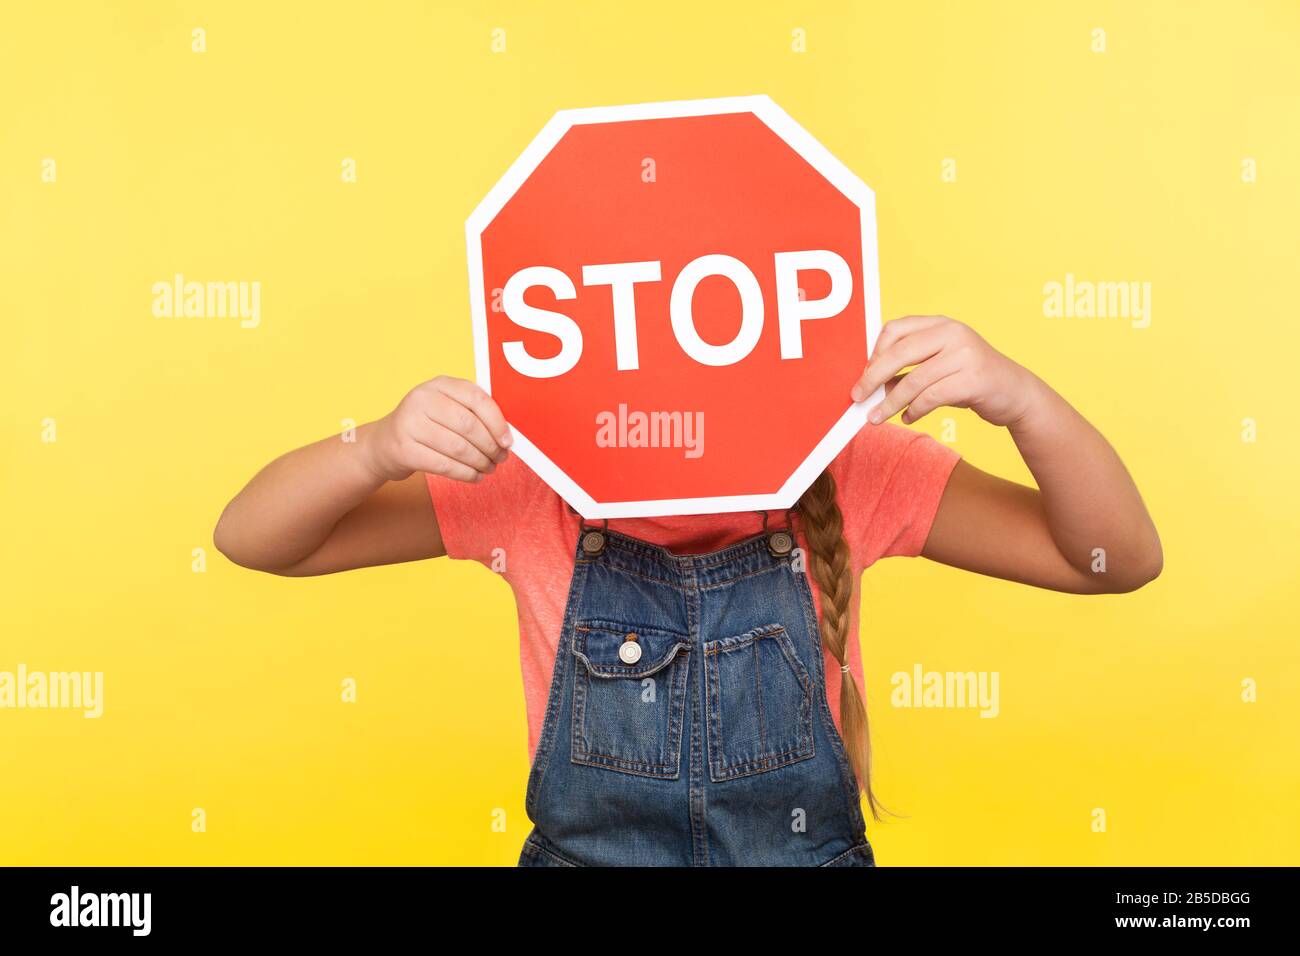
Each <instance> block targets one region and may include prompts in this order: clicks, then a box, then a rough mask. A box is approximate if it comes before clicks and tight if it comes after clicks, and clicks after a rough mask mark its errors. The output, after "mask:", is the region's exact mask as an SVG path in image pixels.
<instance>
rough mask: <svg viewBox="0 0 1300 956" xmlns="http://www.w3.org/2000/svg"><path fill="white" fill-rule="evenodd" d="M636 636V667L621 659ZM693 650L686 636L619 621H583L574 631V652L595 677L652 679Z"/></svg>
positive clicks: (575, 626)
mask: <svg viewBox="0 0 1300 956" xmlns="http://www.w3.org/2000/svg"><path fill="white" fill-rule="evenodd" d="M629 635H636V644H637V645H638V646H639V647H640V648H641V656H640V657H639V658H637V660H636V661H635V662H634V663H632V664H627V663H625V662H624V661H623V659H622V658H621V657H619V654H618V652H619V648H621V647H622V646H623V644H624V643H627V642H628V636H629ZM689 650H690V640H689V638H688V637H687V635H685V634H680V633H677V632H676V631H665V630H662V629H660V628H653V627H640V626H639V625H636V624H621V623H619V622H617V621H579V622H578V623H577V624H575V625H574V628H573V653H574V654H575V655H577V657H578V658H579V659H580V660H582V661H583V663H585V664H586V665H587V670H589V671H590V672H591V674H592V676H594V677H648V676H649V675H651V674H653V673H655V672H656V671H659V670H662V669H663V668H665V667H667V666H668V665H669V664H671V663H672V661H673V658H675V657H676V656H677V654H678V652H686V651H689Z"/></svg>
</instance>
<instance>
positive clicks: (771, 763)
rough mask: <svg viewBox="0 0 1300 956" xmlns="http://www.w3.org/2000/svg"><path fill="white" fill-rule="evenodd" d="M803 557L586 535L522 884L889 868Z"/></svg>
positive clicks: (773, 540)
mask: <svg viewBox="0 0 1300 956" xmlns="http://www.w3.org/2000/svg"><path fill="white" fill-rule="evenodd" d="M764 517H765V520H766V516H764ZM794 553H795V552H794V537H793V535H792V534H791V533H790V532H789V531H785V530H782V531H776V532H772V533H763V534H759V535H756V536H754V537H752V538H748V539H746V540H744V541H742V542H740V543H738V544H735V545H732V546H731V547H728V548H724V549H723V550H721V551H715V552H713V553H711V554H702V555H686V556H679V555H674V554H672V553H671V552H669V551H668V550H666V549H664V548H661V547H659V546H657V545H653V544H649V543H647V542H644V541H640V540H638V539H636V538H631V537H628V536H626V535H621V534H617V533H615V532H612V531H609V530H608V529H605V530H594V529H592V528H590V527H588V526H584V527H583V528H582V529H581V530H580V532H579V540H578V544H577V555H576V563H575V567H574V572H573V581H572V583H571V584H570V587H569V600H568V605H567V607H566V609H565V614H564V624H563V630H562V632H561V634H560V645H559V650H558V652H557V653H556V657H555V671H554V676H553V677H552V679H551V690H550V697H549V699H548V701H547V705H546V716H545V719H544V722H543V725H542V733H541V740H540V742H539V744H538V748H537V752H536V755H535V757H534V759H533V766H532V771H531V773H530V774H529V778H528V792H527V796H526V800H525V805H526V807H527V810H528V816H529V818H530V819H531V820H532V821H533V823H534V827H533V830H532V832H531V833H530V834H529V836H528V838H527V840H526V841H525V843H524V849H523V853H522V855H521V856H520V859H519V865H520V866H620V865H621V866H820V865H830V866H874V865H875V861H874V857H873V855H872V851H871V846H870V844H869V843H868V842H867V839H866V835H865V829H866V824H865V822H864V820H863V817H862V810H861V805H860V803H859V800H858V791H857V787H856V786H855V781H854V779H853V774H852V771H851V770H850V768H849V763H848V760H847V758H846V756H845V752H844V746H843V743H842V742H841V740H840V737H839V733H838V732H837V731H836V729H835V725H834V723H833V721H832V719H831V712H830V709H829V707H828V706H827V702H826V678H825V674H824V672H823V667H822V650H821V641H820V638H819V634H818V630H817V621H816V616H815V612H814V608H813V600H812V591H811V589H810V587H809V584H808V578H807V575H806V574H805V573H804V572H803V571H802V570H796V567H797V565H794V564H793V563H792V558H793V555H794Z"/></svg>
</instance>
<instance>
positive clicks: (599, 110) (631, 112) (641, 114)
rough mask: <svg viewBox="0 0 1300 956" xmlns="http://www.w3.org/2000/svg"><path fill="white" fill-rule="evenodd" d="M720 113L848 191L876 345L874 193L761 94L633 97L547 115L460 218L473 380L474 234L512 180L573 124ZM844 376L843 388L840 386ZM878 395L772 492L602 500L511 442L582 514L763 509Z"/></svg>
mask: <svg viewBox="0 0 1300 956" xmlns="http://www.w3.org/2000/svg"><path fill="white" fill-rule="evenodd" d="M720 113H753V114H754V115H755V116H757V117H758V118H759V119H760V120H762V121H763V122H764V123H765V124H766V125H767V126H768V127H769V128H770V129H771V130H772V131H773V132H774V133H776V134H777V135H778V136H780V137H781V139H783V140H785V142H786V143H787V144H788V145H789V146H790V147H791V148H793V149H794V150H795V152H797V153H798V154H799V155H800V156H802V157H803V158H804V159H805V160H806V161H807V162H808V164H809V165H811V166H812V167H813V168H814V169H816V170H817V171H818V172H819V173H821V174H822V175H823V176H825V177H826V179H827V180H828V181H829V182H830V183H831V184H832V185H833V186H835V188H836V189H838V190H839V191H840V192H842V193H843V194H844V195H845V196H846V197H848V198H849V199H850V200H851V201H852V202H853V204H854V205H856V206H857V207H858V208H859V209H860V210H861V211H862V282H863V290H862V293H863V302H864V304H865V306H866V316H867V352H868V354H870V353H871V352H872V351H873V350H874V349H875V347H876V338H877V337H878V336H879V335H880V322H881V319H880V274H879V266H878V263H877V256H876V194H875V193H874V192H872V191H871V187H870V186H868V185H867V184H866V183H864V182H863V181H862V180H861V179H859V178H858V177H857V176H855V175H854V174H853V173H852V172H851V171H850V170H849V168H848V167H847V166H845V165H844V164H843V163H841V162H840V161H839V160H838V159H836V158H835V157H834V156H832V155H831V153H830V151H829V150H827V149H826V147H825V146H823V145H822V144H821V143H819V142H817V140H816V139H814V138H813V136H812V134H811V133H809V132H808V131H807V130H806V129H804V128H803V127H802V126H800V125H799V124H798V123H796V122H795V121H794V119H793V118H792V117H791V116H790V114H789V113H787V112H786V111H785V110H783V109H781V107H779V106H777V105H776V103H775V102H773V100H772V99H771V97H768V96H724V97H720V98H717V99H707V100H678V101H675V102H668V103H638V104H634V105H632V106H596V107H591V108H588V109H574V110H561V111H560V112H558V113H556V114H555V115H554V116H553V117H551V120H550V122H548V123H547V124H546V125H545V126H544V127H543V128H542V131H541V132H540V133H538V134H537V136H536V138H534V139H533V141H532V142H531V143H529V144H528V148H527V149H525V150H524V151H523V152H522V153H521V154H520V156H519V158H518V159H516V160H515V161H514V163H513V164H512V165H511V167H510V168H509V169H508V170H507V171H506V174H505V175H504V176H502V177H501V180H500V181H499V182H498V183H497V184H496V185H495V186H493V187H492V191H491V192H489V193H488V194H487V196H486V197H484V199H483V201H482V202H481V203H479V204H478V207H477V208H476V209H475V210H474V212H473V213H471V214H470V217H469V219H467V220H466V221H465V242H466V250H467V253H468V258H469V291H470V311H471V314H472V316H473V320H474V367H475V373H476V375H477V377H478V383H479V385H481V386H482V387H483V389H484V390H485V391H487V392H489V393H490V392H491V391H492V385H491V378H490V374H489V365H490V363H489V362H488V335H487V301H486V298H485V295H484V291H485V290H484V288H483V248H482V242H481V238H482V234H483V230H484V229H486V228H487V226H488V224H489V223H490V222H492V220H493V219H494V218H496V215H497V213H498V212H500V211H501V210H502V208H504V207H505V204H506V203H507V202H509V201H510V198H511V197H512V196H513V195H514V194H515V192H516V191H517V190H518V189H519V187H520V186H522V185H523V184H524V182H525V181H526V180H527V179H528V177H529V176H530V175H532V173H533V170H535V169H536V168H537V167H538V166H539V165H540V164H541V162H542V160H543V159H545V158H546V155H547V154H548V153H549V152H550V151H551V149H552V148H554V146H555V144H556V143H558V142H559V141H560V139H561V138H562V137H563V136H564V134H565V133H567V132H568V131H569V130H570V129H571V128H572V127H574V126H581V125H585V124H590V123H618V122H622V121H625V120H644V119H668V118H673V117H679V116H712V115H716V114H720ZM848 384H849V383H845V391H847V390H848ZM883 395H884V390H883V389H877V390H876V393H875V394H874V395H872V396H870V397H869V398H868V399H867V400H865V401H862V402H857V403H849V405H848V408H847V409H846V410H845V412H844V414H843V415H841V416H840V419H839V421H837V422H836V423H835V424H834V425H833V426H832V427H831V430H830V431H829V432H827V433H826V436H825V437H824V438H823V439H822V440H821V441H820V442H818V443H817V446H816V447H815V448H814V449H813V450H812V452H811V453H810V454H809V455H808V457H807V459H805V460H804V463H803V464H802V465H800V466H799V467H798V468H797V469H796V470H795V472H794V474H792V475H791V476H790V478H789V480H787V481H786V483H785V484H784V485H782V486H781V489H780V490H779V491H777V492H774V493H772V494H761V495H722V496H717V497H712V498H673V499H663V500H659V501H620V502H614V503H610V504H602V503H600V502H598V501H595V500H594V499H593V498H592V497H591V496H590V495H589V494H587V492H585V491H584V490H583V489H582V488H581V487H579V486H578V484H577V483H576V482H575V481H574V480H573V479H572V478H570V477H569V476H568V475H567V474H565V473H564V472H563V471H562V470H561V469H560V467H559V466H558V465H556V464H555V462H553V461H551V460H550V459H549V458H547V457H546V455H545V454H544V453H543V452H542V450H541V449H540V448H538V447H537V446H536V445H534V444H533V443H532V442H531V441H529V440H528V438H527V437H526V436H524V435H523V434H522V433H520V431H519V430H518V429H517V428H515V427H514V426H513V425H512V426H510V433H511V435H512V436H513V438H514V444H513V446H512V447H513V449H514V450H515V452H517V453H518V455H519V457H520V458H522V459H523V460H524V462H525V463H526V464H528V465H529V466H530V467H531V468H532V469H533V471H535V472H537V474H538V475H539V476H540V477H541V478H542V479H543V480H544V481H545V482H546V483H547V484H548V485H550V486H551V487H552V488H553V489H555V491H556V492H557V493H558V494H559V495H560V497H562V498H563V499H564V500H565V501H567V502H568V503H569V504H570V505H572V506H573V508H574V510H576V511H577V512H578V513H579V514H580V515H582V516H583V517H584V518H646V517H658V516H662V515H689V514H719V513H723V512H729V511H767V510H777V509H785V508H790V507H792V506H793V505H794V503H795V502H796V501H798V499H799V496H800V495H802V494H803V493H804V491H805V490H806V489H807V488H808V486H809V485H811V484H812V483H813V481H814V480H815V479H816V478H817V476H818V475H819V474H820V473H821V471H822V469H824V468H825V467H826V466H827V465H828V464H829V463H830V461H831V460H832V459H833V458H834V457H835V456H836V455H838V454H839V453H840V451H841V450H842V449H843V448H844V446H845V445H847V444H848V443H849V441H850V439H852V438H853V436H854V435H855V434H857V432H858V430H859V429H860V428H861V427H862V426H863V425H865V424H866V421H867V410H868V409H869V408H870V407H871V406H873V405H874V404H875V403H876V402H878V401H880V400H881V398H882V397H883Z"/></svg>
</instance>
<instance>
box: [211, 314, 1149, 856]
mask: <svg viewBox="0 0 1300 956" xmlns="http://www.w3.org/2000/svg"><path fill="white" fill-rule="evenodd" d="M909 368H910V369H911V371H905V370H907V369H909ZM845 384H846V386H848V387H850V397H851V399H852V400H853V401H855V402H859V401H864V400H866V398H867V397H868V396H870V395H872V394H873V393H874V392H875V390H876V388H877V387H878V386H880V385H884V386H885V398H884V399H883V401H881V402H880V403H879V404H878V405H877V406H875V407H874V408H873V409H871V411H870V413H869V416H868V418H869V424H868V425H866V426H865V427H864V428H863V429H862V430H861V431H860V432H859V433H858V434H857V436H856V437H855V438H854V439H853V440H852V441H851V442H850V443H849V445H848V446H847V447H846V448H845V449H844V451H843V452H841V453H840V455H839V456H838V457H837V458H836V459H835V460H834V461H833V462H832V463H831V464H830V466H828V467H827V469H826V470H825V471H824V472H823V473H822V474H821V475H820V476H819V477H818V478H817V480H816V481H814V482H813V484H812V486H811V487H810V488H809V489H808V490H807V491H806V492H805V493H804V495H803V496H802V498H800V500H799V502H798V505H797V508H796V509H795V510H793V511H792V512H791V513H788V514H781V515H769V514H763V515H762V516H761V519H760V516H759V515H756V514H752V513H740V514H727V515H707V516H683V517H673V518H642V519H626V520H616V521H614V522H606V523H604V524H602V525H601V526H600V527H599V528H595V527H592V526H590V525H587V524H586V523H585V522H583V521H582V519H581V518H579V517H578V516H577V515H576V514H574V513H573V512H572V510H571V509H569V508H568V507H567V506H566V505H565V504H564V502H563V501H562V500H561V499H560V498H559V497H558V496H557V495H556V494H555V493H554V492H552V491H551V490H550V489H549V488H548V487H547V486H546V485H544V484H543V483H542V482H541V481H540V479H538V478H537V477H536V476H535V475H534V474H533V473H532V472H531V471H530V470H529V469H528V468H527V467H526V466H524V465H523V464H522V463H521V462H519V461H518V459H517V458H516V457H512V456H510V455H509V451H508V449H509V447H510V440H511V436H510V430H509V428H508V426H507V424H506V422H505V420H504V419H503V418H502V415H501V412H500V410H499V409H498V408H497V406H496V403H495V402H493V400H492V399H491V398H490V397H489V396H488V395H487V394H486V393H485V392H484V391H483V390H482V389H480V388H478V387H477V386H476V385H474V384H472V383H470V382H466V381H463V380H460V379H454V378H447V377H440V378H436V379H434V380H433V381H431V382H426V383H425V384H423V385H421V386H419V387H418V388H416V389H415V390H413V391H412V392H411V393H410V394H408V395H407V396H406V397H405V398H404V399H403V400H402V402H401V404H399V405H398V406H397V408H396V409H395V410H394V411H393V412H391V413H390V414H388V415H387V416H385V417H384V418H382V419H380V420H379V421H376V422H371V423H369V424H367V425H364V426H362V427H361V428H359V429H358V430H357V440H356V442H355V443H346V444H345V443H343V442H341V441H339V440H338V439H337V438H329V439H324V440H322V441H319V442H317V443H315V444H313V445H308V446H307V447H305V448H300V449H298V450H297V451H294V452H290V453H289V454H287V455H284V456H283V457H281V458H279V459H277V460H276V461H274V462H272V463H271V464H269V465H267V466H266V467H265V468H264V469H262V471H261V472H260V473H258V474H257V475H256V476H255V477H254V478H253V480H252V481H251V482H249V484H248V486H247V487H246V488H245V489H244V490H243V491H242V492H240V493H239V495H238V496H236V498H235V499H234V500H233V501H232V502H230V504H229V505H228V506H227V507H226V510H225V512H224V514H222V516H221V519H220V521H219V522H218V524H217V528H216V532H215V536H214V538H215V543H216V546H217V547H218V548H219V549H220V550H221V551H222V553H224V554H225V555H226V556H227V557H229V558H230V559H231V560H232V561H234V562H236V563H237V564H240V565H243V566H244V567H248V568H254V569H257V570H261V571H268V572H271V573H273V574H282V575H314V574H328V573H331V572H334V571H344V570H348V569H350V568H359V567H366V566H370V565H379V564H390V563H394V562H398V561H414V560H418V559H421V558H432V557H438V556H441V555H444V554H446V555H449V556H450V557H453V558H471V559H475V560H478V561H481V562H483V563H485V564H489V565H492V566H494V567H497V568H500V567H501V563H502V561H504V574H505V577H506V580H507V581H508V582H509V583H510V585H511V588H512V589H513V591H514V594H515V600H516V604H517V606H518V611H519V625H520V636H521V657H522V664H523V676H524V692H525V695H526V698H527V704H528V716H529V750H530V753H531V754H532V770H531V773H530V775H529V780H528V789H527V795H526V801H525V802H526V807H527V810H528V815H529V818H530V819H531V820H532V821H533V823H534V827H533V830H532V832H531V833H530V834H529V836H528V838H527V840H526V841H525V844H524V849H523V853H522V855H521V858H520V864H521V865H533V866H573V865H617V864H639V865H697V866H698V865H714V866H717V865H736V864H740V865H764V864H777V865H791V864H793V865H836V866H872V865H874V857H873V854H872V850H871V847H870V844H869V843H868V842H867V838H866V835H865V829H866V827H865V821H864V819H863V815H862V811H861V801H860V799H859V795H860V793H863V792H865V794H866V798H867V803H868V806H869V807H870V809H871V812H872V815H873V816H874V817H876V819H879V814H878V804H877V801H876V798H875V795H874V793H873V791H872V788H871V779H870V763H871V761H870V747H869V743H868V734H867V715H866V709H865V706H864V702H863V698H862V693H861V686H862V664H861V659H860V654H859V651H858V647H857V641H856V640H853V641H851V640H850V639H849V638H850V636H851V635H855V634H857V629H858V624H857V616H858V606H859V591H858V586H859V579H860V577H861V574H862V571H863V570H864V569H865V568H866V567H868V566H870V565H871V564H872V563H873V562H875V561H876V560H877V559H878V558H882V557H888V556H891V555H909V556H910V555H917V554H921V555H924V556H925V557H927V558H930V559H931V560H934V561H940V562H942V563H944V564H948V565H952V566H954V567H958V568H965V569H967V570H970V571H976V572H978V573H980V574H987V575H992V576H994V577H1000V578H1006V579H1009V580H1013V581H1020V582H1024V583H1026V584H1033V585H1036V586H1038V587H1044V588H1051V589H1053V590H1057V591H1068V592H1071V593H1076V594H1099V593H1114V592H1121V591H1131V590H1134V589H1136V588H1139V587H1141V586H1142V585H1143V584H1146V583H1147V582H1148V581H1151V580H1152V579H1153V578H1155V577H1156V576H1157V575H1158V574H1159V573H1160V569H1161V565H1162V560H1163V559H1162V555H1161V548H1160V540H1159V538H1158V536H1157V534H1156V529H1155V526H1154V525H1153V524H1152V521H1151V518H1150V517H1149V516H1148V514H1147V512H1146V508H1145V507H1144V505H1143V503H1142V499H1141V497H1140V496H1139V494H1138V491H1137V488H1136V487H1135V486H1134V484H1133V481H1132V479H1131V478H1130V477H1129V475H1128V472H1127V471H1126V470H1125V468H1124V465H1123V463H1122V462H1121V461H1120V459H1119V456H1118V455H1116V453H1115V451H1114V450H1113V449H1112V448H1111V447H1110V445H1109V444H1108V443H1107V442H1106V439H1105V438H1103V437H1102V435H1101V434H1100V433H1099V432H1098V431H1097V430H1096V429H1095V428H1093V427H1092V426H1091V425H1090V424H1089V423H1088V422H1087V421H1085V420H1084V418H1083V417H1082V416H1081V415H1080V414H1079V413H1078V412H1076V411H1075V410H1074V409H1073V408H1072V407H1071V406H1070V405H1069V404H1068V403H1067V402H1066V401H1065V400H1064V399H1063V398H1061V397H1060V396H1059V395H1057V394H1056V393H1055V392H1054V391H1052V389H1051V388H1049V387H1048V386H1047V385H1046V384H1045V383H1044V382H1043V381H1042V380H1041V379H1039V378H1037V377H1036V376H1035V375H1033V374H1032V373H1031V372H1029V371H1028V370H1027V369H1025V368H1023V367H1021V366H1020V365H1017V364H1016V363H1015V362H1013V361H1011V360H1010V359H1008V358H1007V357H1006V356H1004V355H1002V354H1000V353H999V352H997V351H996V350H994V349H993V348H992V347H990V346H989V345H988V344H987V343H986V342H985V341H984V340H983V339H982V338H980V337H979V336H978V335H976V334H975V333H974V332H973V331H971V329H969V328H967V327H966V326H965V325H962V324H961V323H959V322H956V321H954V320H952V319H949V318H946V317H944V316H907V317H905V318H901V319H897V320H895V321H893V322H890V323H889V324H888V325H886V326H885V328H884V330H883V332H882V333H881V335H880V338H879V341H878V342H877V344H876V348H875V354H874V356H873V357H872V359H871V361H870V363H869V364H868V366H867V368H866V370H865V371H864V372H863V374H862V376H861V378H860V379H859V380H858V381H857V382H855V383H845ZM945 405H949V406H954V407H958V408H971V409H973V410H974V411H975V412H976V413H977V414H978V415H979V416H980V417H981V418H982V419H984V420H985V421H986V422H988V423H990V424H992V425H997V426H1001V427H1004V428H1007V429H1008V430H1009V431H1010V433H1011V437H1012V438H1013V440H1014V441H1015V443H1016V446H1017V447H1018V449H1019V450H1020V453H1021V455H1022V457H1023V458H1024V461H1025V464H1026V465H1028V467H1029V470H1030V472H1032V474H1033V476H1034V478H1035V480H1036V482H1037V484H1038V489H1037V490H1035V489H1033V488H1027V487H1024V486H1021V485H1018V484H1015V483H1012V482H1010V481H1005V480H1003V479H1000V478H996V477H993V476H992V475H989V474H986V473H985V472H982V471H980V470H978V469H976V468H974V467H972V466H971V465H969V464H966V463H965V462H962V461H959V460H958V456H957V455H956V454H955V453H954V452H953V451H952V450H950V449H949V448H948V447H947V446H945V445H941V444H939V443H938V442H936V441H934V440H933V439H931V438H930V437H928V436H926V435H924V434H922V433H917V432H912V431H910V430H909V429H906V428H902V427H899V426H896V425H889V424H883V423H884V422H885V421H886V420H887V419H889V418H890V417H892V416H893V415H894V414H896V413H897V412H900V411H902V412H903V416H902V420H903V422H904V424H910V423H912V422H915V421H917V420H918V419H920V418H921V417H923V416H924V415H926V414H928V413H929V412H931V411H933V410H934V409H936V408H939V407H941V406H945ZM1098 548H1100V549H1104V552H1105V556H1106V560H1105V563H1104V566H1105V571H1104V572H1101V573H1095V572H1094V571H1093V567H1094V553H1095V551H1096V549H1098ZM805 565H806V572H807V573H805ZM832 701H834V702H836V704H837V706H833V705H832V703H831V702H832Z"/></svg>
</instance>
